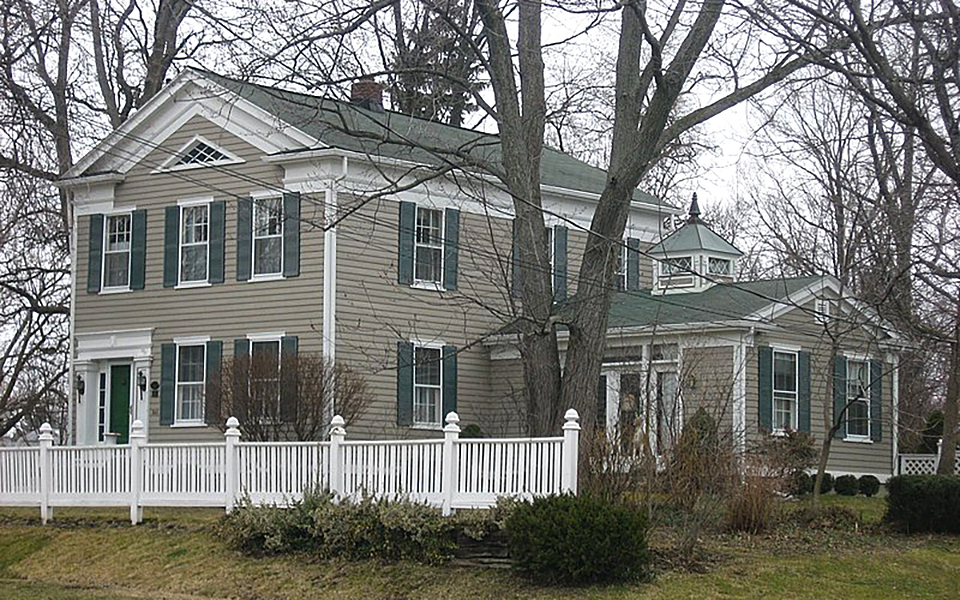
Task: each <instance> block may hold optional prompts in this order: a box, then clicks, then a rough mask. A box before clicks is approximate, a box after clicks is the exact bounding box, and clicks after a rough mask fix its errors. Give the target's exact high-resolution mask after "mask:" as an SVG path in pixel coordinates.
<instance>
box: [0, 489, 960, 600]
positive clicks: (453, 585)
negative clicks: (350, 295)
mask: <svg viewBox="0 0 960 600" xmlns="http://www.w3.org/2000/svg"><path fill="white" fill-rule="evenodd" d="M824 501H825V504H827V503H829V504H840V505H843V506H847V507H850V508H853V509H854V510H857V511H861V512H862V513H863V515H864V519H865V520H866V521H867V522H868V523H869V522H870V521H874V520H875V519H876V518H879V515H880V514H882V505H883V502H882V500H878V499H844V498H838V497H837V496H828V497H826V498H824ZM219 515H220V513H219V511H194V510H184V511H176V510H164V511H147V515H146V516H147V522H146V523H145V524H144V525H142V526H138V527H135V528H134V527H131V526H129V525H127V524H124V517H125V513H124V512H123V511H90V510H83V511H81V510H76V511H67V510H62V511H58V512H57V514H56V520H55V522H54V523H53V524H51V525H50V526H47V527H42V526H40V525H39V524H37V523H36V511H34V512H33V513H29V512H25V511H20V510H16V511H10V510H4V511H0V598H29V599H30V600H38V599H48V598H49V599H57V600H61V599H66V598H71V599H74V598H76V599H84V600H85V599H88V598H184V599H186V598H263V599H287V598H291V599H292V598H310V597H317V598H344V599H352V598H393V599H399V598H451V599H457V598H496V599H498V600H499V599H502V598H573V597H578V598H579V597H586V598H611V599H613V598H664V599H667V598H764V597H777V598H811V599H812V598H816V599H817V600H822V599H823V598H831V597H841V596H842V597H844V598H871V599H874V598H950V597H955V596H956V586H957V583H956V582H957V574H958V573H960V538H950V537H938V536H927V537H920V536H918V537H906V536H898V535H894V534H889V533H884V532H882V531H875V530H874V529H875V528H873V527H871V526H869V525H867V526H865V527H864V528H863V529H862V531H861V530H859V529H858V530H857V531H855V532H853V531H851V532H803V531H799V532H798V531H794V530H785V531H783V532H781V531H777V532H774V533H771V534H767V535H763V536H729V535H728V536H714V537H712V538H710V539H708V540H706V541H705V545H706V546H707V550H708V554H709V555H710V556H711V557H712V559H711V560H710V562H709V565H708V567H707V568H706V569H704V572H702V573H691V572H679V571H671V570H664V568H663V567H660V568H659V569H658V572H657V574H656V575H655V577H654V579H653V580H652V581H651V582H649V583H643V584H636V585H630V586H612V587H595V588H585V589H554V588H540V587H535V586H532V585H530V584H527V583H525V582H523V581H522V580H520V579H519V578H517V577H516V576H515V575H513V574H512V573H511V572H510V571H504V570H493V569H468V568H462V567H453V566H449V565H448V566H443V567H427V566H422V565H415V564H407V563H402V564H396V565H381V564H377V563H346V562H319V561H314V560H311V559H309V558H307V557H282V558H266V559H254V558H249V557H245V556H242V555H240V554H237V553H235V552H232V551H230V550H228V549H226V548H225V547H224V546H223V544H222V543H221V541H220V540H218V539H217V537H216V535H215V533H214V532H213V528H212V524H213V523H214V522H215V521H216V520H217V519H218V518H219Z"/></svg>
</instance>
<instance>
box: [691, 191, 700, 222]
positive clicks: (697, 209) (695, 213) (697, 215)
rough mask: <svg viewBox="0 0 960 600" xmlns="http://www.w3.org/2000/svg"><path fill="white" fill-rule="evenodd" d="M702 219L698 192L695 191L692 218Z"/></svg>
mask: <svg viewBox="0 0 960 600" xmlns="http://www.w3.org/2000/svg"><path fill="white" fill-rule="evenodd" d="M699 219H700V205H699V204H698V203H697V193H696V192H694V193H693V201H692V202H691V203H690V220H691V221H697V220H699Z"/></svg>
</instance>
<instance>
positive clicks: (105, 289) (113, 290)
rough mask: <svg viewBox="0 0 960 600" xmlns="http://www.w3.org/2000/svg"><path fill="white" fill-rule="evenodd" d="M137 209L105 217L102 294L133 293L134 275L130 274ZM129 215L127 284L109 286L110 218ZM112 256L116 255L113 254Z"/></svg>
mask: <svg viewBox="0 0 960 600" xmlns="http://www.w3.org/2000/svg"><path fill="white" fill-rule="evenodd" d="M134 210H136V209H135V208H129V209H125V210H120V211H113V212H111V213H109V214H104V215H103V240H102V241H101V242H100V243H101V244H102V249H101V251H100V292H99V293H100V294H120V293H123V292H132V291H133V288H132V287H130V279H131V275H132V273H131V272H130V270H131V268H132V267H133V211H134ZM124 215H127V216H129V217H130V247H129V248H127V284H126V285H113V286H108V285H107V240H109V239H110V217H122V216H124ZM111 254H116V253H115V252H114V253H111Z"/></svg>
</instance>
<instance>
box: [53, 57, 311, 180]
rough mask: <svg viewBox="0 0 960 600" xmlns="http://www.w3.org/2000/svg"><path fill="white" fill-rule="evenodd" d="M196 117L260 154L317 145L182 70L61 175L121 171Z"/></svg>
mask: <svg viewBox="0 0 960 600" xmlns="http://www.w3.org/2000/svg"><path fill="white" fill-rule="evenodd" d="M196 116H200V117H202V118H204V119H206V120H208V121H210V122H212V123H214V124H215V125H217V126H218V127H220V128H221V129H223V130H224V131H227V132H229V133H231V134H233V135H235V136H237V137H238V138H240V139H242V140H244V141H245V142H247V143H248V144H250V145H251V146H254V147H256V148H257V149H259V150H260V151H262V152H263V153H264V154H277V153H281V152H289V151H294V150H304V149H310V148H322V147H323V145H322V144H320V143H319V141H318V140H316V139H315V138H313V137H312V136H310V135H307V134H306V133H304V132H303V131H301V130H299V129H297V128H296V127H293V126H292V125H289V124H288V123H285V122H283V121H281V120H280V119H278V118H277V117H276V116H274V115H271V114H269V113H267V112H266V111H264V110H263V109H261V108H259V107H257V106H256V105H254V104H252V103H251V102H249V101H247V100H244V99H243V98H241V97H239V96H238V95H237V94H234V93H233V92H230V91H228V90H226V89H225V88H223V87H221V86H219V85H217V84H216V83H214V82H212V81H210V80H209V79H208V78H206V77H204V76H203V75H202V74H200V73H197V72H195V71H185V72H183V73H181V74H180V75H178V76H177V77H176V78H175V79H174V80H173V81H172V82H170V83H169V84H168V85H167V86H165V87H164V88H163V89H162V90H161V91H160V92H159V93H158V94H157V95H156V96H154V97H153V98H152V99H151V100H150V101H149V102H148V103H147V104H146V105H145V106H144V107H143V108H141V109H140V110H139V111H138V112H137V113H136V114H135V115H133V116H132V117H131V118H130V119H128V120H127V121H126V122H125V123H124V124H123V125H121V126H120V127H119V128H118V129H116V130H115V131H114V132H113V133H111V134H110V135H109V136H107V137H106V138H105V139H103V140H102V141H101V142H100V143H99V144H97V146H96V147H94V149H93V150H91V151H90V152H89V153H87V154H86V155H85V156H84V157H83V158H82V159H81V160H80V161H78V162H77V164H76V165H74V167H73V168H71V169H70V170H69V171H67V173H65V174H64V176H63V179H73V178H77V177H82V176H85V175H93V174H101V173H118V174H125V173H126V172H128V171H129V170H130V169H131V168H133V167H134V166H135V165H137V164H138V163H139V162H140V161H141V160H143V158H144V157H146V156H147V155H148V154H149V153H150V152H151V151H152V150H153V149H154V148H157V147H158V146H160V145H161V144H163V142H164V141H166V140H167V138H169V137H170V136H171V135H173V134H174V133H176V132H177V131H178V130H180V128H181V127H182V126H183V125H184V124H185V123H187V122H188V121H190V120H191V119H192V118H194V117H196ZM214 147H216V146H214ZM228 156H229V155H228Z"/></svg>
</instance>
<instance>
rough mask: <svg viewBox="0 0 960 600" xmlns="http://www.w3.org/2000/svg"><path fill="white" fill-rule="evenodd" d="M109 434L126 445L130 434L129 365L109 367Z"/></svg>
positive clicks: (119, 442)
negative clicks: (115, 436)
mask: <svg viewBox="0 0 960 600" xmlns="http://www.w3.org/2000/svg"><path fill="white" fill-rule="evenodd" d="M110 432H111V433H117V434H119V437H117V443H118V444H126V443H127V440H128V437H129V434H130V365H113V366H111V367H110Z"/></svg>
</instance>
